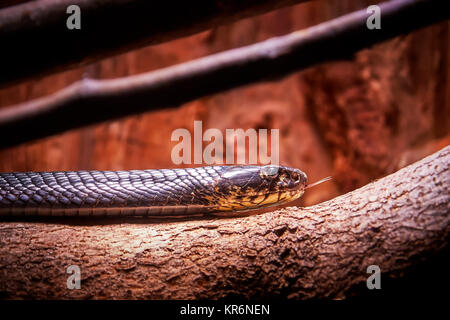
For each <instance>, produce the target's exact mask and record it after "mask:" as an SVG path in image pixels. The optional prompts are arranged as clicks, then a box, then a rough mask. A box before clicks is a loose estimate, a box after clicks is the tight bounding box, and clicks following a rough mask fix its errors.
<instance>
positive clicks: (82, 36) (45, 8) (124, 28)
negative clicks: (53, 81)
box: [0, 0, 308, 86]
mask: <svg viewBox="0 0 450 320" xmlns="http://www.w3.org/2000/svg"><path fill="white" fill-rule="evenodd" d="M304 1H308V0H227V1H223V0H196V1H194V2H192V1H173V0H164V1H149V0H77V1H73V0H38V1H30V2H28V3H24V4H21V5H17V6H12V7H9V8H4V9H1V10H0V43H1V44H2V50H0V70H1V72H0V86H1V85H2V84H3V85H5V84H11V83H14V82H16V81H19V80H23V79H26V78H28V77H31V76H36V75H43V74H48V73H51V72H56V71H60V70H64V69H67V68H71V67H76V66H81V65H85V64H87V63H91V62H94V61H97V60H100V59H102V58H105V57H108V56H111V55H114V54H118V53H123V52H126V51H129V50H132V49H136V48H139V47H142V46H145V45H149V44H157V43H161V42H165V41H169V40H173V39H175V38H179V37H184V36H188V35H191V34H194V33H197V32H200V31H204V30H207V29H210V28H212V27H216V26H218V25H220V24H225V23H229V22H233V21H236V20H239V19H242V18H246V17H250V16H254V15H258V14H262V13H266V12H268V11H270V10H274V9H278V8H281V7H284V6H288V5H293V4H296V3H300V2H304ZM73 4H76V5H78V6H79V7H80V10H81V29H80V30H69V29H68V28H67V26H66V20H67V19H68V18H69V16H70V14H67V13H66V10H67V7H69V6H70V5H73Z"/></svg>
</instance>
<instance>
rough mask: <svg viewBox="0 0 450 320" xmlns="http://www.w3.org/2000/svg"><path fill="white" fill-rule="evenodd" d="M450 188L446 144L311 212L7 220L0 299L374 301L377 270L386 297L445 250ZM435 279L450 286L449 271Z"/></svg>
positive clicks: (1, 231) (0, 227) (0, 250)
mask: <svg viewBox="0 0 450 320" xmlns="http://www.w3.org/2000/svg"><path fill="white" fill-rule="evenodd" d="M449 190H450V146H448V147H446V148H444V149H442V150H441V151H439V152H437V153H435V154H434V155H431V156H429V157H427V158H425V159H423V160H421V161H419V162H417V163H415V164H413V165H411V166H408V167H406V168H404V169H402V170H400V171H398V172H396V173H394V174H392V175H390V176H387V177H385V178H382V179H380V180H378V181H376V182H373V183H371V184H369V185H367V186H365V187H363V188H361V189H358V190H355V191H353V192H351V193H348V194H345V195H343V196H340V197H337V198H335V199H333V200H331V201H328V202H324V203H321V204H319V205H316V206H312V207H308V208H297V207H290V208H285V209H281V210H278V211H273V212H270V213H265V214H260V215H254V216H248V217H243V218H229V219H213V220H197V221H187V222H186V221H185V222H170V223H168V222H163V223H149V222H148V221H147V220H145V219H144V220H143V221H142V222H140V223H139V222H138V220H137V219H136V221H134V222H135V223H130V221H125V222H124V221H119V222H118V223H111V220H107V221H105V220H103V221H97V222H96V223H95V222H91V223H89V224H86V222H84V223H83V221H79V220H78V221H77V222H74V221H72V222H66V221H62V222H58V223H56V222H54V221H47V222H46V223H42V222H41V223H31V222H24V221H20V222H0V292H1V294H2V298H8V299H17V298H33V299H45V298H59V299H61V298H64V299H67V298H86V297H90V298H103V299H105V298H109V299H111V298H116V299H125V298H126V299H198V298H203V299H216V298H225V297H235V298H236V297H245V298H249V299H252V298H253V299H254V298H264V299H269V300H270V299H273V298H285V297H288V298H323V297H331V298H343V297H347V296H349V295H352V294H355V293H358V288H359V289H360V290H362V292H366V293H367V292H368V289H367V287H366V280H367V278H368V277H369V274H367V268H368V267H369V266H370V265H376V266H378V267H379V268H380V270H381V279H382V281H381V283H382V291H383V294H389V286H387V285H388V283H390V281H389V280H392V279H396V278H398V277H400V276H403V277H405V276H408V275H410V274H411V272H412V271H413V270H417V268H418V267H421V266H423V265H424V262H425V261H430V259H436V257H439V256H441V255H442V254H443V252H448V249H449V239H450V214H449V212H450V192H449ZM84 221H86V220H84ZM108 223H109V224H108ZM446 250H447V251H446ZM444 257H445V256H444ZM443 260H444V261H445V259H441V260H439V261H438V263H437V264H436V265H437V266H439V265H442V264H443ZM70 265H76V266H79V267H80V270H81V289H80V290H69V289H67V286H66V283H67V278H68V276H69V275H68V274H67V273H66V269H67V267H68V266H70ZM447 265H448V264H447ZM444 270H445V268H444ZM422 276H423V277H425V278H426V279H429V276H430V275H429V274H426V275H423V274H422ZM439 276H440V277H441V278H440V280H439V281H440V282H441V283H440V284H441V285H444V284H442V281H445V280H446V279H445V278H442V277H445V276H446V275H445V272H443V273H442V274H440V275H439ZM447 279H448V277H447ZM444 287H445V285H444ZM359 293H361V291H359ZM422 294H427V295H428V294H430V293H429V292H426V293H422Z"/></svg>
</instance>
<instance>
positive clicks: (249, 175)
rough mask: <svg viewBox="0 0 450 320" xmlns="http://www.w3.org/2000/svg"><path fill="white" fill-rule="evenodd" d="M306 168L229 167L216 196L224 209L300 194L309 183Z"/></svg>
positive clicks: (275, 202)
mask: <svg viewBox="0 0 450 320" xmlns="http://www.w3.org/2000/svg"><path fill="white" fill-rule="evenodd" d="M306 183H307V176H306V174H305V173H304V172H302V171H300V170H298V169H294V168H289V167H283V166H275V165H268V166H233V167H225V169H224V172H223V173H222V175H221V177H220V178H219V179H218V181H217V183H216V186H215V190H216V192H217V194H219V195H220V196H218V197H217V198H216V199H215V200H216V201H215V202H216V203H217V205H218V206H219V207H220V210H223V211H225V210H229V211H243V210H245V211H247V210H252V209H258V208H261V207H268V206H274V205H278V204H283V203H286V202H289V201H292V200H295V199H298V198H300V197H301V196H302V195H303V193H304V191H305V187H306Z"/></svg>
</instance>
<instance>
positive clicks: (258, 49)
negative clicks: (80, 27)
mask: <svg viewBox="0 0 450 320" xmlns="http://www.w3.org/2000/svg"><path fill="white" fill-rule="evenodd" d="M380 7H381V13H382V29H381V30H369V29H368V28H367V26H366V20H367V16H368V14H367V13H366V10H361V11H358V12H354V13H352V14H348V15H345V16H342V17H340V18H338V19H334V20H331V21H329V22H326V23H323V24H320V25H317V26H315V27H312V28H309V29H307V30H305V31H302V32H294V33H292V34H289V35H286V36H283V37H279V38H273V39H270V40H267V41H264V42H261V43H257V44H254V45H251V46H247V47H242V48H239V49H234V50H229V51H225V52H223V53H219V54H215V55H211V56H208V57H205V58H202V59H197V60H194V61H191V62H187V63H183V64H179V65H176V66H172V67H169V68H165V69H161V70H158V71H154V72H150V73H145V74H141V75H136V76H132V77H127V78H119V79H114V80H100V81H97V80H83V81H81V82H77V83H75V84H73V85H71V86H69V87H67V88H65V89H64V90H62V91H60V92H57V93H55V94H53V95H50V96H47V97H43V98H40V99H37V100H33V101H30V102H27V103H23V104H20V105H15V106H10V107H6V108H3V109H0V136H1V137H7V138H4V139H0V148H1V147H8V146H12V145H15V144H18V143H21V142H25V141H29V140H31V139H36V138H40V137H45V136H48V135H51V134H55V133H59V132H63V131H66V130H69V129H73V128H77V127H80V126H85V125H89V124H93V123H96V122H100V121H105V120H111V119H117V118H120V117H123V116H128V115H132V114H137V113H140V112H144V111H149V110H155V109H159V108H165V107H176V106H178V105H180V104H182V103H185V102H188V101H191V100H194V99H197V98H200V97H202V96H205V95H209V94H213V93H217V92H221V91H224V90H227V89H231V88H236V87H238V86H242V85H245V84H249V83H253V82H258V81H265V80H273V79H275V78H279V77H282V76H285V75H287V74H289V73H291V72H294V71H295V70H299V69H304V68H306V67H309V66H312V65H314V64H317V63H320V62H323V61H327V60H333V59H340V58H343V57H348V56H350V55H351V54H352V53H354V52H356V51H358V50H360V49H362V48H365V47H368V46H370V45H372V44H375V43H378V42H380V41H383V40H386V39H388V38H391V37H394V36H397V35H400V34H403V33H406V32H409V31H412V30H414V29H417V28H420V27H423V26H425V25H428V24H431V23H434V22H437V21H440V20H442V19H445V18H448V17H449V16H450V12H449V11H448V10H445V9H444V7H445V5H444V1H439V0H392V1H389V2H385V3H383V4H381V5H380Z"/></svg>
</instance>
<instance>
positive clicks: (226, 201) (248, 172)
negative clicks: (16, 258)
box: [0, 166, 307, 217]
mask: <svg viewBox="0 0 450 320" xmlns="http://www.w3.org/2000/svg"><path fill="white" fill-rule="evenodd" d="M306 180H307V178H306V174H304V173H303V172H302V171H300V170H298V169H293V168H288V167H282V166H209V167H197V168H187V169H154V170H130V171H65V172H63V171H60V172H12V173H0V216H149V217H167V216H168V217H179V216H181V217H186V216H191V215H196V214H201V215H205V214H220V213H225V214H227V213H228V214H231V213H232V212H240V211H248V210H254V209H258V208H262V207H267V206H273V205H277V204H281V203H285V202H288V201H291V200H294V199H297V198H299V197H300V196H301V195H302V194H303V192H304V189H305V186H306Z"/></svg>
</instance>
